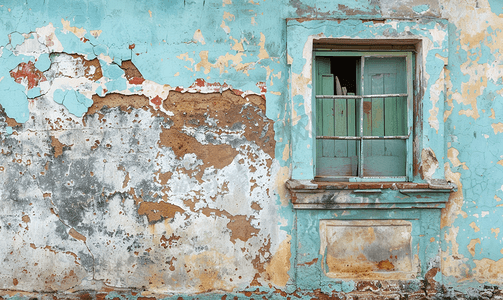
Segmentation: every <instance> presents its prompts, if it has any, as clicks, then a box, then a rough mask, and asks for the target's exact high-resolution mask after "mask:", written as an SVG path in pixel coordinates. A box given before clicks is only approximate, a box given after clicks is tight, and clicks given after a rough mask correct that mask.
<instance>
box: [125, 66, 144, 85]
mask: <svg viewBox="0 0 503 300" xmlns="http://www.w3.org/2000/svg"><path fill="white" fill-rule="evenodd" d="M120 68H121V69H123V70H124V73H125V76H126V79H127V81H129V83H130V84H142V83H143V82H144V81H145V79H144V78H143V75H141V73H140V71H139V70H138V68H136V66H135V65H134V64H133V62H132V61H130V60H123V61H122V63H121V66H120Z"/></svg>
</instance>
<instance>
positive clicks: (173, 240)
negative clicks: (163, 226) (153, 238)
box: [160, 233, 181, 249]
mask: <svg viewBox="0 0 503 300" xmlns="http://www.w3.org/2000/svg"><path fill="white" fill-rule="evenodd" d="M180 238H181V236H178V235H175V234H174V233H173V234H171V236H170V237H169V238H166V236H165V235H164V234H163V235H162V236H161V239H160V241H161V246H162V247H164V249H167V248H171V247H174V246H177V245H178V240H179V239H180Z"/></svg>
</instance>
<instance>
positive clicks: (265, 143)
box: [163, 90, 275, 158]
mask: <svg viewBox="0 0 503 300" xmlns="http://www.w3.org/2000/svg"><path fill="white" fill-rule="evenodd" d="M265 104H266V102H265V100H264V99H263V98H262V97H261V96H258V95H249V96H246V97H245V98H243V97H241V96H238V95H236V94H235V93H234V92H232V91H230V90H226V91H224V92H223V93H211V94H200V93H180V92H170V93H169V96H168V98H167V99H166V100H165V101H164V102H163V107H164V108H165V109H166V110H167V111H172V112H174V113H175V115H174V116H173V117H170V119H171V120H172V121H173V122H174V125H173V127H172V128H173V129H181V128H183V126H190V127H198V126H201V125H203V124H205V123H204V122H205V121H206V120H207V118H209V117H211V118H214V119H217V120H219V123H220V124H221V125H220V126H221V127H226V129H227V130H229V129H233V128H234V130H237V131H239V132H243V135H244V136H245V137H246V139H247V140H248V141H254V142H255V144H256V145H258V146H259V147H261V149H262V150H263V151H264V152H266V153H267V154H269V155H270V156H271V157H272V158H274V153H275V141H274V131H273V128H274V122H273V121H272V120H269V119H267V118H266V117H265ZM205 125H206V124H205ZM209 127H210V128H212V129H216V128H215V126H211V125H210V126H209ZM236 128H238V129H236ZM266 128H267V130H265V129H266Z"/></svg>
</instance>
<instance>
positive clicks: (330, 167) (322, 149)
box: [315, 57, 358, 176]
mask: <svg viewBox="0 0 503 300" xmlns="http://www.w3.org/2000/svg"><path fill="white" fill-rule="evenodd" d="M315 64H316V66H315V67H316V95H334V94H335V90H336V89H335V76H334V75H333V74H332V72H331V62H330V58H329V57H316V61H315ZM355 112H356V100H355V99H335V100H334V99H317V100H316V116H317V117H316V134H317V135H323V136H355V134H356V132H357V131H356V115H355ZM357 143H358V142H357V141H345V140H327V139H325V140H323V139H321V140H320V139H318V140H317V141H316V147H317V148H316V157H317V159H316V175H317V176H357V166H358V157H357V151H358V150H357Z"/></svg>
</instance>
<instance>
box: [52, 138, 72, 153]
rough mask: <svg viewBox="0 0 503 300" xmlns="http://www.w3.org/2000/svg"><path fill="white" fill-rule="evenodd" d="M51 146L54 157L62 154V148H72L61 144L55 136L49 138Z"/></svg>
mask: <svg viewBox="0 0 503 300" xmlns="http://www.w3.org/2000/svg"><path fill="white" fill-rule="evenodd" d="M51 146H52V147H53V148H54V157H58V156H60V155H62V154H63V147H72V146H73V144H72V145H65V144H63V143H61V142H60V141H59V140H58V139H57V138H56V137H55V136H51Z"/></svg>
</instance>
